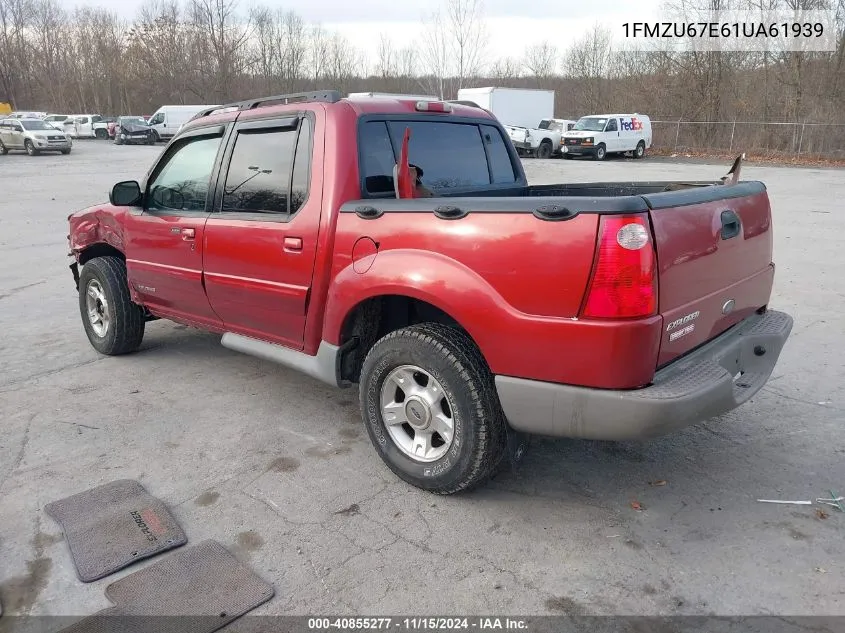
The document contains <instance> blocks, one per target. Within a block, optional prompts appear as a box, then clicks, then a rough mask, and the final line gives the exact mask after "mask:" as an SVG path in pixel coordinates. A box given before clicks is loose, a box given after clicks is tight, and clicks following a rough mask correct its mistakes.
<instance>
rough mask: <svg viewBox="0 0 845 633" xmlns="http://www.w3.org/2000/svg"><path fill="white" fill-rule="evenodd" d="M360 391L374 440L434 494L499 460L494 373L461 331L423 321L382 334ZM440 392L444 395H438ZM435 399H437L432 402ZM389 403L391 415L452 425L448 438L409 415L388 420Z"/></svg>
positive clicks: (484, 474) (471, 483) (502, 426)
mask: <svg viewBox="0 0 845 633" xmlns="http://www.w3.org/2000/svg"><path fill="white" fill-rule="evenodd" d="M417 370H419V371H417ZM403 372H404V373H403ZM397 374H398V376H399V377H397V378H394V376H396V375H397ZM405 380H411V381H413V382H414V383H415V385H414V387H415V388H416V389H418V390H420V391H419V392H418V394H417V395H416V398H415V399H414V400H413V401H412V400H411V399H410V398H409V397H407V393H406V391H405V390H404V389H403V388H401V387H400V386H399V385H400V383H403V384H405V383H404V381H405ZM432 380H433V381H434V382H432ZM407 384H411V383H407ZM421 384H425V387H422V386H421ZM359 391H360V401H361V416H362V418H363V419H364V426H366V428H367V433H368V434H369V436H370V440H371V441H372V443H373V446H375V449H376V451H377V452H378V454H379V456H380V457H381V458H382V459H383V460H384V462H385V463H386V464H387V466H388V467H389V468H390V469H391V470H392V471H393V472H394V473H395V474H396V475H397V476H398V477H399V478H400V479H402V480H404V481H406V482H408V483H409V484H411V485H413V486H416V487H417V488H421V489H423V490H427V491H429V492H433V493H436V494H442V495H448V494H453V493H456V492H460V491H463V490H469V489H471V488H473V487H475V486H478V485H479V484H481V483H483V482H485V481H486V480H487V479H489V478H490V477H491V476H492V475H493V474H494V473H495V472H496V471H497V470H498V468H499V466H500V465H501V464H502V461H503V459H502V458H503V456H504V455H505V452H506V438H507V435H506V430H507V427H506V424H507V422H506V421H505V416H504V413H503V412H502V408H501V405H500V404H499V399H498V396H497V395H496V390H495V385H494V383H493V375H492V374H491V373H490V370H489V369H488V367H487V363H486V362H485V361H484V358H483V357H482V356H481V353H480V352H479V351H478V349H477V348H476V346H475V344H474V343H473V342H472V340H471V339H470V338H469V337H468V336H467V335H466V334H464V333H463V332H462V331H460V330H457V329H455V328H451V327H447V326H445V325H440V324H436V323H423V324H420V325H413V326H410V327H406V328H402V329H400V330H396V331H394V332H391V333H390V334H387V335H386V336H384V337H383V338H382V339H380V340H379V341H377V342H376V344H375V345H374V346H373V347H372V349H370V351H369V353H368V354H367V357H366V358H365V359H364V364H363V367H362V369H361V381H360V387H359ZM437 394H442V396H440V397H439V400H438V398H437ZM413 396H414V394H411V397H413ZM425 396H428V399H427V400H426V399H424V398H425ZM397 398H401V400H400V399H397ZM432 400H435V401H437V402H438V403H439V404H438V405H434V407H432V406H429V405H428V404H427V403H430V402H431V401H432ZM411 402H416V406H415V405H413V404H410V403H411ZM444 402H445V403H446V405H445V406H444V404H443V403H444ZM384 403H387V405H386V406H385V407H383V406H382V405H383V404H384ZM391 403H392V405H393V408H394V411H395V412H396V414H395V416H394V419H400V420H408V416H412V417H413V416H415V417H416V420H418V421H419V420H422V422H421V423H420V424H430V423H431V421H433V419H434V417H433V416H440V420H441V423H440V425H439V428H442V429H445V432H446V433H449V432H451V439H450V440H449V438H448V437H447V436H446V435H441V434H440V433H438V432H434V433H432V432H429V433H428V434H425V433H422V432H419V431H417V430H415V428H414V427H412V426H411V424H410V423H409V422H405V423H404V424H402V423H394V424H392V425H389V426H388V425H387V424H386V423H385V409H387V410H388V411H389V408H390V404H391ZM403 404H404V406H402V405H403ZM388 415H389V413H388ZM397 416H398V417H397ZM443 420H445V421H446V424H444V423H443V422H442V421H443ZM449 424H451V426H449ZM418 426H419V424H418ZM429 428H431V427H430V426H429ZM450 428H451V431H449V429H450ZM409 431H411V432H409ZM411 433H413V435H411ZM426 436H427V437H428V441H427V442H425V443H424V448H423V450H422V452H423V453H424V454H423V455H421V456H417V457H412V456H411V454H412V453H415V452H416V453H417V455H419V452H420V451H419V450H418V449H419V448H420V446H419V445H418V441H419V438H424V437H426ZM438 438H439V439H438ZM435 443H437V444H438V446H435ZM425 453H428V454H427V455H426V454H425Z"/></svg>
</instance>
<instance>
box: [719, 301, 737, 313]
mask: <svg viewBox="0 0 845 633" xmlns="http://www.w3.org/2000/svg"><path fill="white" fill-rule="evenodd" d="M734 306H736V301H734V300H733V299H728V300H727V301H725V304H724V305H723V306H722V314H730V313H731V312H733V311H734Z"/></svg>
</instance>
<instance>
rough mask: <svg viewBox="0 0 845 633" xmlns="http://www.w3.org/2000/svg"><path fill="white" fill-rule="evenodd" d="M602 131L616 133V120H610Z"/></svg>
mask: <svg viewBox="0 0 845 633" xmlns="http://www.w3.org/2000/svg"><path fill="white" fill-rule="evenodd" d="M604 131H605V132H616V131H617V127H616V119H610V120H609V121H608V122H607V127H606V128H604Z"/></svg>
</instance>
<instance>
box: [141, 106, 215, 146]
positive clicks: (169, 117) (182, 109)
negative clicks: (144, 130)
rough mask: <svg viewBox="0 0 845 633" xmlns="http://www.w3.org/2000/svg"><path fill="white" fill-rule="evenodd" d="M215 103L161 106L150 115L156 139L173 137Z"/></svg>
mask: <svg viewBox="0 0 845 633" xmlns="http://www.w3.org/2000/svg"><path fill="white" fill-rule="evenodd" d="M216 107H218V106H215V105H167V106H161V107H160V108H159V109H158V110H156V111H155V113H154V114H153V115H152V116H151V117H150V120H149V123H150V127H151V128H152V129H153V133H154V134H155V135H156V141H161V140H167V139H171V138H173V136H174V135H175V134H176V132H178V131H179V128H180V127H182V126H183V125H185V123H187V122H188V121H190V120H191V119H192V118H193V117H194V115H196V114H199V113H200V112H202V111H203V110H208V109H209V108H216Z"/></svg>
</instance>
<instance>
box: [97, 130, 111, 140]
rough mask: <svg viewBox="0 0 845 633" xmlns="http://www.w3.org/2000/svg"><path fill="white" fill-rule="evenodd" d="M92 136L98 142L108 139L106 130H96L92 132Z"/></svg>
mask: <svg viewBox="0 0 845 633" xmlns="http://www.w3.org/2000/svg"><path fill="white" fill-rule="evenodd" d="M94 136H96V137H97V139H98V140H101V141H104V140H106V139H107V138H108V137H109V132H108V130H104V129H102V128H98V129H97V130H95V131H94Z"/></svg>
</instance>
